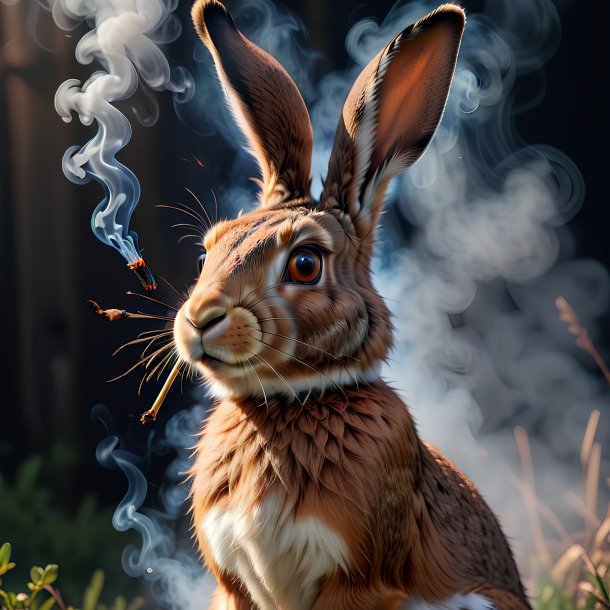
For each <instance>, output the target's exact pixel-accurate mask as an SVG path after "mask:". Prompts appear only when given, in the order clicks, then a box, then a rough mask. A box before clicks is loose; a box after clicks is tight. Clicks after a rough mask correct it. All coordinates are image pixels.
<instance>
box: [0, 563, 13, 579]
mask: <svg viewBox="0 0 610 610" xmlns="http://www.w3.org/2000/svg"><path fill="white" fill-rule="evenodd" d="M14 567H15V564H14V563H13V562H12V561H9V562H8V563H5V564H4V565H0V576H2V575H3V574H6V573H7V572H8V571H9V570H12V569H13V568H14Z"/></svg>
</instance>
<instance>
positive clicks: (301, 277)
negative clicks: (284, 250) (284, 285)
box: [285, 246, 322, 284]
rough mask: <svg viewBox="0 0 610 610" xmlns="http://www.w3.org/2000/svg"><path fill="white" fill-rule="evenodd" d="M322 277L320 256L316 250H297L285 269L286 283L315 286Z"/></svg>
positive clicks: (303, 248)
mask: <svg viewBox="0 0 610 610" xmlns="http://www.w3.org/2000/svg"><path fill="white" fill-rule="evenodd" d="M321 275H322V254H321V253H320V251H319V250H318V249H317V248H314V247H312V246H305V247H302V248H299V249H298V250H296V251H295V252H293V254H292V255H291V257H290V260H289V261H288V267H287V269H286V279H285V281H287V282H295V283H297V284H315V283H316V282H317V281H318V280H319V279H320V276H321Z"/></svg>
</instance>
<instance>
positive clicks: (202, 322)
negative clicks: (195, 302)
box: [184, 307, 227, 331]
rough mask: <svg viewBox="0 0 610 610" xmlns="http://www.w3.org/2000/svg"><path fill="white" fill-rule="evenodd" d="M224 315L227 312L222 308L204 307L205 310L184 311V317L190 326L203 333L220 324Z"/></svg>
mask: <svg viewBox="0 0 610 610" xmlns="http://www.w3.org/2000/svg"><path fill="white" fill-rule="evenodd" d="M226 313H227V310H226V309H225V308H224V307H206V308H205V309H204V308H202V307H198V308H194V307H190V308H187V309H186V310H185V312H184V317H185V318H186V319H187V320H188V322H189V324H191V326H193V327H194V328H196V329H197V330H201V331H204V330H207V329H208V328H210V327H211V326H214V324H217V323H218V322H220V321H221V320H222V319H223V318H224V317H225V314H226Z"/></svg>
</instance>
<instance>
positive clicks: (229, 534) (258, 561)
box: [200, 496, 348, 610]
mask: <svg viewBox="0 0 610 610" xmlns="http://www.w3.org/2000/svg"><path fill="white" fill-rule="evenodd" d="M200 527H201V528H203V533H204V535H205V537H206V539H207V541H208V544H209V546H210V549H211V551H212V553H213V555H214V560H215V561H216V563H217V564H218V565H219V566H220V568H221V569H222V570H223V571H225V572H228V573H230V574H234V575H236V576H238V577H239V578H240V580H241V581H242V582H243V583H244V585H245V586H246V587H247V589H248V591H249V592H250V596H251V597H252V599H253V601H254V602H255V603H256V604H257V605H258V606H259V608H260V609H261V610H277V608H278V607H281V608H290V609H291V610H309V609H310V608H311V606H312V604H313V602H314V600H315V598H316V597H317V594H318V586H319V581H320V579H321V578H322V577H323V576H325V575H327V574H332V573H333V572H336V571H337V570H344V571H345V572H347V570H348V550H347V546H346V544H345V542H344V541H343V540H342V539H341V537H340V536H339V535H338V534H337V533H336V532H335V531H333V530H332V529H330V528H328V527H327V526H325V525H324V524H322V523H321V522H320V521H318V520H316V519H314V518H306V519H299V520H295V519H294V516H293V515H292V513H291V512H288V513H287V512H286V511H285V510H284V508H283V506H282V503H281V502H279V501H278V499H277V498H276V497H275V496H268V497H267V498H266V499H265V500H264V501H263V502H262V503H261V504H260V505H259V506H258V507H257V508H256V509H255V510H253V511H252V512H250V513H247V514H241V513H237V512H234V511H227V510H221V509H219V508H216V509H213V510H211V511H210V512H209V513H208V514H207V516H206V518H205V520H204V522H203V523H202V524H200Z"/></svg>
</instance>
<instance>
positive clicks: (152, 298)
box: [127, 290, 178, 313]
mask: <svg viewBox="0 0 610 610" xmlns="http://www.w3.org/2000/svg"><path fill="white" fill-rule="evenodd" d="M127 294H128V295H129V296H132V297H140V298H141V299H146V300H147V301H152V302H153V303H157V304H158V305H161V306H162V307H167V308H168V309H173V310H174V311H175V312H176V313H178V309H176V307H172V306H171V305H168V304H167V303H164V302H163V301H160V300H159V299H155V298H154V297H150V296H148V295H147V294H140V293H139V292H132V291H131V290H128V291H127Z"/></svg>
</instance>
